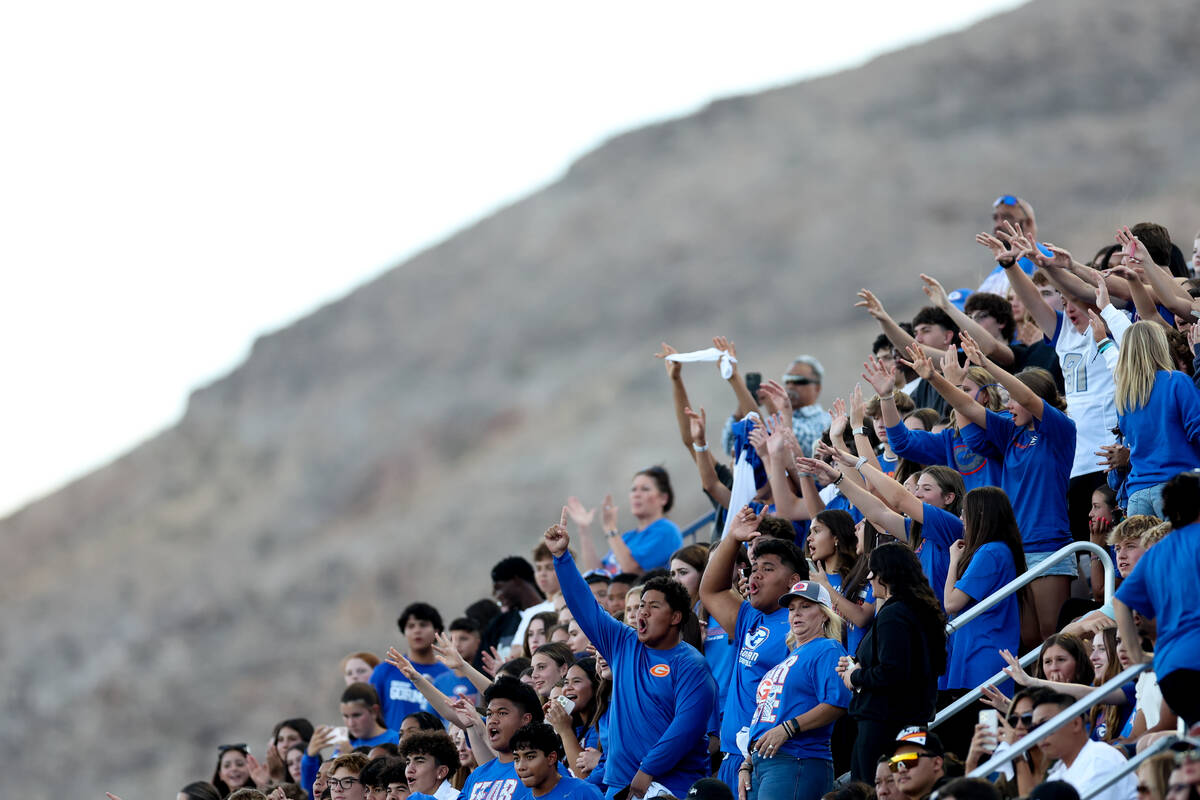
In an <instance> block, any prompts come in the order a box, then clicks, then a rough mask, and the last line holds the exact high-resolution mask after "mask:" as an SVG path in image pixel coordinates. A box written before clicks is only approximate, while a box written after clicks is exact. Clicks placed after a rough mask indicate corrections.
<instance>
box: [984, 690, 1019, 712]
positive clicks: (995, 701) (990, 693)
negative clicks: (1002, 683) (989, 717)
mask: <svg viewBox="0 0 1200 800" xmlns="http://www.w3.org/2000/svg"><path fill="white" fill-rule="evenodd" d="M979 702H981V703H983V704H984V705H985V706H991V707H992V708H994V709H996V710H997V711H999V712H1000V716H1001V717H1003V716H1004V715H1005V713H1007V711H1008V704H1009V703H1010V702H1011V701H1010V700H1009V699H1008V695H1006V694H1005V693H1004V692H1002V691H1000V690H999V689H997V688H996V687H995V686H985V687H983V694H982V696H981V697H980V698H979Z"/></svg>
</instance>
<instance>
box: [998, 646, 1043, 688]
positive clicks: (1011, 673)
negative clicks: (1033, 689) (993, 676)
mask: <svg viewBox="0 0 1200 800" xmlns="http://www.w3.org/2000/svg"><path fill="white" fill-rule="evenodd" d="M1000 657H1001V658H1003V659H1004V660H1005V661H1006V662H1008V666H1007V667H1005V668H1004V674H1005V675H1007V676H1008V677H1010V678H1012V679H1013V683H1015V684H1017V685H1018V686H1036V685H1037V678H1034V677H1031V676H1030V675H1029V673H1027V672H1026V671H1025V668H1024V667H1022V666H1021V662H1020V661H1018V660H1017V658H1016V656H1014V655H1013V654H1012V653H1010V652H1009V651H1008V650H1007V649H1005V650H1001V651H1000Z"/></svg>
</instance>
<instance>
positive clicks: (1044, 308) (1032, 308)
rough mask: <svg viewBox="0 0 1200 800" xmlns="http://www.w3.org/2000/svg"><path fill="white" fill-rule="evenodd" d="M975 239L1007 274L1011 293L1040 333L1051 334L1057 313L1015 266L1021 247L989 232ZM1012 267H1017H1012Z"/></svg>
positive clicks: (1023, 271) (1056, 319)
mask: <svg viewBox="0 0 1200 800" xmlns="http://www.w3.org/2000/svg"><path fill="white" fill-rule="evenodd" d="M975 241H976V242H977V243H979V244H981V245H983V246H984V247H986V248H988V249H989V250H991V251H992V255H993V257H995V259H996V263H997V264H999V265H1000V266H1001V267H1003V268H1004V273H1005V275H1007V276H1008V283H1009V285H1010V286H1012V289H1013V293H1014V294H1015V295H1016V296H1017V297H1019V298H1020V299H1021V303H1022V304H1023V305H1024V306H1025V310H1026V311H1028V312H1029V315H1030V316H1031V317H1032V318H1033V321H1034V322H1035V323H1037V326H1038V327H1039V328H1041V329H1042V333H1044V334H1045V335H1046V336H1047V337H1050V336H1053V335H1054V329H1055V328H1057V327H1058V315H1057V314H1056V313H1055V312H1054V309H1052V308H1050V306H1048V305H1046V301H1045V300H1043V299H1042V295H1041V293H1040V292H1038V288H1037V286H1035V285H1034V283H1033V281H1032V280H1031V279H1030V277H1029V276H1028V275H1026V274H1025V270H1023V269H1021V268H1019V267H1017V258H1018V257H1019V256H1020V254H1021V248H1020V247H1019V246H1013V245H1012V243H1011V237H1010V243H1008V244H1006V243H1005V242H1002V241H1000V240H999V239H997V238H996V237H995V236H992V235H991V234H990V233H980V234H978V235H977V236H976V237H975ZM1014 267H1017V268H1016V269H1014Z"/></svg>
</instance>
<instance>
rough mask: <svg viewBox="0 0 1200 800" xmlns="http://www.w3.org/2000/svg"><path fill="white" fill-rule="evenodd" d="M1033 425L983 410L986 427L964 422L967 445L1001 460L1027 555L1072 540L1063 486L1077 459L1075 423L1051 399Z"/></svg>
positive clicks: (1004, 483) (1003, 484)
mask: <svg viewBox="0 0 1200 800" xmlns="http://www.w3.org/2000/svg"><path fill="white" fill-rule="evenodd" d="M1042 409H1043V411H1042V418H1041V419H1040V420H1038V419H1034V420H1033V428H1032V429H1030V428H1028V427H1022V428H1017V426H1016V425H1014V424H1013V421H1012V418H1010V417H1005V416H1003V415H1001V414H997V413H996V412H994V411H988V412H987V427H986V428H981V427H979V426H978V425H975V424H968V425H967V426H966V427H964V428H963V429H962V431H963V438H964V439H966V441H967V444H969V445H970V446H971V449H973V450H975V451H977V452H980V453H983V454H985V455H987V456H988V457H989V458H997V459H1000V460H1002V461H1003V462H1004V471H1003V472H1002V473H1001V477H1000V488H1001V489H1003V490H1004V492H1005V494H1007V495H1008V499H1009V500H1010V501H1011V502H1012V507H1013V512H1014V513H1015V514H1016V517H1017V526H1018V527H1019V528H1020V529H1021V543H1022V545H1024V548H1025V554H1026V555H1028V554H1030V553H1049V552H1053V551H1055V550H1058V549H1059V548H1060V547H1065V546H1066V545H1068V544H1070V543H1071V532H1070V531H1071V526H1070V523H1069V522H1068V521H1067V485H1068V484H1069V483H1070V481H1071V466H1072V464H1074V462H1075V422H1074V421H1073V420H1072V419H1071V418H1070V417H1068V416H1067V415H1066V414H1064V413H1063V412H1061V411H1059V410H1058V409H1057V408H1055V407H1054V406H1052V405H1050V404H1049V403H1043V404H1042Z"/></svg>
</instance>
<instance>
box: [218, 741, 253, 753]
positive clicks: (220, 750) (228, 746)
mask: <svg viewBox="0 0 1200 800" xmlns="http://www.w3.org/2000/svg"><path fill="white" fill-rule="evenodd" d="M228 750H241V751H243V752H246V753H249V752H250V745H248V744H246V743H245V742H239V743H238V744H219V745H217V752H218V753H224V752H226V751H228Z"/></svg>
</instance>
